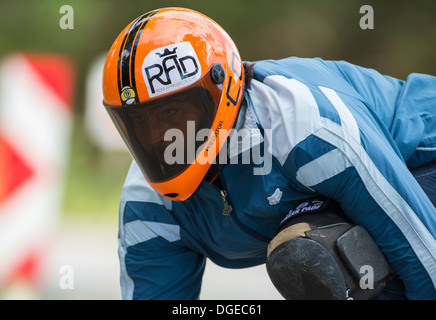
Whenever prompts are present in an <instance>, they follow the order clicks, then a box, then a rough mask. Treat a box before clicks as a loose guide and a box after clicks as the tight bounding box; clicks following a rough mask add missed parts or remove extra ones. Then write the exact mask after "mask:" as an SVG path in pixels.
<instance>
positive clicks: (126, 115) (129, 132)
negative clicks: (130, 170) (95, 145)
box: [106, 85, 220, 183]
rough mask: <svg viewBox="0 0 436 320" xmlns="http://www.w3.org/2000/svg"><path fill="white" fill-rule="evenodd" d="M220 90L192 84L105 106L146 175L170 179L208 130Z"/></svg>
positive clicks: (189, 160) (191, 159)
mask: <svg viewBox="0 0 436 320" xmlns="http://www.w3.org/2000/svg"><path fill="white" fill-rule="evenodd" d="M219 96H220V93H217V92H214V94H212V93H211V92H210V91H208V90H207V89H206V88H205V87H204V86H202V85H200V86H198V85H197V86H194V87H191V88H188V89H186V90H183V91H181V92H178V93H175V94H173V95H170V96H166V97H163V98H158V99H155V100H152V101H149V102H146V103H142V104H135V105H129V106H122V107H110V106H106V110H107V111H108V113H109V116H110V117H111V118H112V121H113V122H114V124H115V126H116V127H117V129H118V131H119V133H120V134H121V136H122V138H123V139H124V142H125V143H126V145H127V146H128V148H129V150H130V152H131V154H132V156H133V158H134V159H135V161H136V162H137V164H138V165H139V167H140V168H141V170H142V172H143V173H144V175H145V177H146V178H147V179H148V180H149V181H151V182H155V183H156V182H163V181H166V180H169V179H171V178H173V177H175V176H177V175H178V174H180V173H181V172H183V171H184V170H186V169H187V168H188V166H189V165H190V164H191V163H193V162H194V160H195V155H196V152H197V150H199V147H201V146H202V145H203V144H204V141H205V138H206V137H207V135H206V136H205V135H204V134H201V135H197V133H198V132H199V131H200V130H203V131H202V133H204V132H206V131H207V132H209V131H210V128H211V126H212V122H213V119H214V116H215V113H216V110H217V106H218V103H219Z"/></svg>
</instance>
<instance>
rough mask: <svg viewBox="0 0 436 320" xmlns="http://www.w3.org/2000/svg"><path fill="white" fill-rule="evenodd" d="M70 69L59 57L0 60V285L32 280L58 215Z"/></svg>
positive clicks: (70, 107)
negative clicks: (0, 61)
mask: <svg viewBox="0 0 436 320" xmlns="http://www.w3.org/2000/svg"><path fill="white" fill-rule="evenodd" d="M74 82H75V69H74V65H73V64H72V62H71V61H70V60H69V59H68V58H67V57H64V56H60V55H51V54H48V55H47V54H44V55H43V54H20V53H18V54H13V55H10V56H9V57H7V58H6V59H4V60H3V62H2V63H1V66H0V261H1V263H0V291H1V288H2V287H3V288H4V287H5V286H8V285H10V284H12V283H13V282H14V281H18V280H19V281H25V282H29V283H30V284H31V285H33V284H35V285H36V284H37V283H36V282H37V281H38V272H39V270H38V267H39V266H40V264H41V262H42V260H43V259H44V257H45V255H47V254H48V250H50V246H51V242H52V241H53V240H54V234H55V227H56V224H57V222H58V220H59V218H60V214H61V201H62V195H63V191H64V171H65V169H66V164H67V155H68V151H69V147H70V134H71V129H72V122H73V94H74Z"/></svg>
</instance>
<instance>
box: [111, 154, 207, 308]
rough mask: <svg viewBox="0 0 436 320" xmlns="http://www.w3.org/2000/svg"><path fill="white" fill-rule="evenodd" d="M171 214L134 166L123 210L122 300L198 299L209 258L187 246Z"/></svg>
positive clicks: (120, 237) (120, 239)
mask: <svg viewBox="0 0 436 320" xmlns="http://www.w3.org/2000/svg"><path fill="white" fill-rule="evenodd" d="M171 209H172V203H171V201H169V200H167V199H164V198H163V197H161V196H159V195H158V194H157V193H156V192H155V191H154V190H153V189H152V188H151V187H150V185H149V184H148V183H147V182H146V181H145V179H144V177H143V175H142V173H141V171H140V170H139V168H138V166H137V165H136V163H135V162H133V163H132V165H131V167H130V170H129V173H128V175H127V178H126V181H125V184H124V187H123V190H122V194H121V201H120V207H119V232H118V255H119V261H120V269H121V273H120V280H121V293H122V298H123V299H135V300H136V299H141V300H149V299H159V300H161V299H165V300H167V299H183V300H190V299H198V298H199V293H200V288H201V279H202V275H203V271H204V266H205V258H204V256H203V255H201V254H199V253H197V252H194V251H192V250H190V249H189V248H187V247H186V246H185V245H184V242H183V241H182V239H181V232H182V231H181V227H180V225H179V224H178V222H177V221H176V219H174V217H173V215H172V214H171Z"/></svg>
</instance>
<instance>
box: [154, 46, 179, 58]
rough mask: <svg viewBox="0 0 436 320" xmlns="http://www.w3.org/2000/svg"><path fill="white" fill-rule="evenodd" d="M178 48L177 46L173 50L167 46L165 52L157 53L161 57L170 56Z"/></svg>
mask: <svg viewBox="0 0 436 320" xmlns="http://www.w3.org/2000/svg"><path fill="white" fill-rule="evenodd" d="M176 50H177V47H175V48H174V50H172V51H170V50H168V48H165V50H164V52H163V53H159V52H156V54H157V55H158V56H159V58H162V57H166V56H169V55H171V54H176Z"/></svg>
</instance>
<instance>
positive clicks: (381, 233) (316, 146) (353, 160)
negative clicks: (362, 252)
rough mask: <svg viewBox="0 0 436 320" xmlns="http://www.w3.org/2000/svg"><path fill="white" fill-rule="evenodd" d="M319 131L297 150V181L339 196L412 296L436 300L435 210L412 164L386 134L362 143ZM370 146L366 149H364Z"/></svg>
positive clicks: (329, 131) (315, 189)
mask: <svg viewBox="0 0 436 320" xmlns="http://www.w3.org/2000/svg"><path fill="white" fill-rule="evenodd" d="M333 132H334V128H330V129H329V130H327V129H320V130H319V131H318V132H316V133H315V134H314V135H315V136H317V138H312V139H311V145H310V146H304V142H302V143H301V145H300V146H298V147H297V148H295V149H294V153H293V155H292V157H293V159H299V160H296V162H298V161H301V160H302V159H304V164H303V162H302V163H301V164H302V165H299V164H296V167H297V169H296V173H295V176H296V179H297V181H298V182H299V183H301V184H303V185H304V186H305V187H306V188H308V189H310V190H312V191H313V192H317V193H321V194H323V195H326V196H328V197H330V198H333V199H335V200H336V201H338V202H339V204H340V205H341V208H342V209H343V211H344V212H345V213H346V214H347V216H348V217H349V218H351V219H352V220H353V221H354V222H355V223H356V224H358V225H361V226H363V227H364V228H366V229H367V230H368V231H369V233H370V234H371V235H372V236H373V237H374V239H375V241H376V243H377V244H378V245H379V246H380V248H381V249H382V251H383V253H384V254H385V256H386V258H387V259H388V261H389V262H390V264H391V266H392V267H393V269H394V271H395V272H396V273H397V274H398V275H399V277H400V278H401V279H402V280H403V282H404V284H405V286H406V294H407V295H408V297H409V298H412V299H436V291H435V284H436V241H435V235H436V210H435V208H434V206H433V205H432V203H431V202H430V200H429V199H428V197H427V196H426V195H425V193H424V192H423V190H422V189H421V187H420V186H419V185H418V183H417V182H416V180H415V179H414V177H413V176H412V175H411V173H410V172H409V170H408V168H407V167H406V165H405V164H404V162H403V161H402V159H400V158H399V157H398V155H397V154H396V153H395V152H394V150H393V149H392V147H391V145H390V144H389V143H388V142H387V141H385V140H384V139H383V137H381V136H377V135H373V136H371V139H365V136H364V135H362V136H361V139H362V141H361V142H360V143H358V141H356V140H355V139H352V138H349V137H347V136H346V134H345V135H343V132H342V137H341V132H339V130H338V132H336V134H333ZM363 146H365V147H363Z"/></svg>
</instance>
